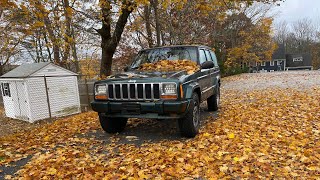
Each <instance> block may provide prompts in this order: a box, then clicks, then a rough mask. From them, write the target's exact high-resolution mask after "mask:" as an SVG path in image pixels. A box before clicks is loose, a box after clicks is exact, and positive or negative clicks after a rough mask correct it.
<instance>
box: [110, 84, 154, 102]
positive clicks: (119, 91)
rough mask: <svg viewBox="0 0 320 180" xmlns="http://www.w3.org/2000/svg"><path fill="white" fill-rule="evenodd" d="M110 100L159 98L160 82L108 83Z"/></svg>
mask: <svg viewBox="0 0 320 180" xmlns="http://www.w3.org/2000/svg"><path fill="white" fill-rule="evenodd" d="M108 95H109V99H110V100H158V99H160V84H153V83H147V84H146V83H136V84H123V83H121V84H109V85H108Z"/></svg>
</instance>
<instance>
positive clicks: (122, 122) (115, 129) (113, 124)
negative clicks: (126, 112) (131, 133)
mask: <svg viewBox="0 0 320 180" xmlns="http://www.w3.org/2000/svg"><path fill="white" fill-rule="evenodd" d="M99 120H100V125H101V127H102V129H103V130H104V131H105V132H107V133H110V134H114V133H119V132H122V131H123V130H124V128H125V127H126V125H127V121H128V119H127V118H108V117H106V116H105V115H103V114H99Z"/></svg>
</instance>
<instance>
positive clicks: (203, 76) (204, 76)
mask: <svg viewBox="0 0 320 180" xmlns="http://www.w3.org/2000/svg"><path fill="white" fill-rule="evenodd" d="M205 51H206V50H205V49H200V50H199V64H200V67H201V65H202V64H203V63H204V62H206V61H208V59H209V58H207V55H206V52H205ZM210 71H211V70H210V69H201V70H200V71H199V73H198V77H197V81H198V83H199V86H200V91H201V101H204V100H206V99H207V98H208V97H209V96H210V91H209V90H210V89H211V86H212V85H211V78H210Z"/></svg>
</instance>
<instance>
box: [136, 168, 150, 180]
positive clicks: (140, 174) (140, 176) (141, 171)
mask: <svg viewBox="0 0 320 180" xmlns="http://www.w3.org/2000/svg"><path fill="white" fill-rule="evenodd" d="M138 175H139V178H141V179H147V178H148V177H147V176H146V175H145V174H144V170H140V171H139V172H138Z"/></svg>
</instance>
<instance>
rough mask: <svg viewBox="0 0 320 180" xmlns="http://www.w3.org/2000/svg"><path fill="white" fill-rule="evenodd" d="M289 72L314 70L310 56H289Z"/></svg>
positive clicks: (287, 59) (287, 56) (287, 64)
mask: <svg viewBox="0 0 320 180" xmlns="http://www.w3.org/2000/svg"><path fill="white" fill-rule="evenodd" d="M286 61H287V62H286V66H287V70H304V69H308V70H312V69H313V67H312V58H311V55H310V54H287V55H286Z"/></svg>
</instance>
